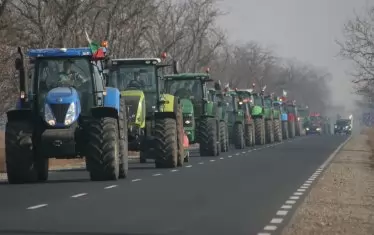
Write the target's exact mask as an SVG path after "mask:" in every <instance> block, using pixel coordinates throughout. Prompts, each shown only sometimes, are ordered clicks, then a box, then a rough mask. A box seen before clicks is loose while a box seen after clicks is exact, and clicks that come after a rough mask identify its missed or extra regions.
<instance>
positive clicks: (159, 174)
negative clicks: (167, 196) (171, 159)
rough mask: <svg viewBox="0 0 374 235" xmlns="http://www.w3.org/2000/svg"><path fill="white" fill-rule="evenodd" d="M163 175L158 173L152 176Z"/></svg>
mask: <svg viewBox="0 0 374 235" xmlns="http://www.w3.org/2000/svg"><path fill="white" fill-rule="evenodd" d="M161 175H162V174H161V173H156V174H153V175H152V176H161Z"/></svg>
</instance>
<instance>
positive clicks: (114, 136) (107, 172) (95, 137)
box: [86, 117, 123, 181]
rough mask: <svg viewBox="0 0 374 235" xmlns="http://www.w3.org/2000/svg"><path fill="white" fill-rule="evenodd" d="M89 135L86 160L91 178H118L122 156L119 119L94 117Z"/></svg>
mask: <svg viewBox="0 0 374 235" xmlns="http://www.w3.org/2000/svg"><path fill="white" fill-rule="evenodd" d="M88 136H89V141H88V145H87V147H88V149H87V155H86V161H87V164H88V165H89V169H88V170H89V172H90V178H91V180H93V181H105V180H117V179H118V177H119V165H120V157H121V156H120V155H121V153H120V148H121V146H120V141H119V126H118V120H117V119H116V118H112V117H101V118H93V119H92V120H91V122H90V123H89V128H88ZM122 147H123V146H122Z"/></svg>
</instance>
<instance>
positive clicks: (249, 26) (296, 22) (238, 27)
mask: <svg viewBox="0 0 374 235" xmlns="http://www.w3.org/2000/svg"><path fill="white" fill-rule="evenodd" d="M221 1H222V2H221V3H220V6H221V9H222V10H223V11H225V12H229V14H227V15H226V16H223V17H222V18H221V20H220V25H221V26H222V27H224V29H226V31H227V32H228V33H229V35H230V36H229V39H230V40H231V41H232V42H245V41H249V40H254V41H258V42H261V43H263V44H264V45H267V46H272V47H274V49H275V51H276V53H277V54H278V55H279V56H283V57H290V58H297V59H299V60H301V61H303V62H307V63H311V64H314V65H317V66H324V67H328V69H329V70H330V72H331V73H332V74H333V76H334V80H335V81H334V86H335V87H336V88H335V89H334V91H335V92H334V97H335V98H334V100H335V101H337V102H339V101H340V102H339V103H343V102H344V99H343V97H346V95H347V93H348V92H350V87H351V84H349V80H350V79H351V78H350V77H349V76H348V75H346V71H347V70H348V68H349V67H348V66H349V63H348V62H344V61H342V60H341V59H340V58H337V57H336V54H337V53H338V51H339V47H338V46H337V45H336V43H335V40H336V39H339V38H340V39H341V38H342V36H341V35H342V27H343V25H344V23H345V22H346V21H347V20H348V19H349V18H351V17H352V16H353V11H354V10H355V11H356V12H360V11H362V10H363V7H364V6H365V3H367V0H221ZM336 84H339V85H336Z"/></svg>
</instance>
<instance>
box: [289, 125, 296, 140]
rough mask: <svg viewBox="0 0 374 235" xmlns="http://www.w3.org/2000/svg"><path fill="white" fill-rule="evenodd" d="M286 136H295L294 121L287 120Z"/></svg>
mask: <svg viewBox="0 0 374 235" xmlns="http://www.w3.org/2000/svg"><path fill="white" fill-rule="evenodd" d="M288 136H289V137H290V138H294V137H295V122H289V123H288Z"/></svg>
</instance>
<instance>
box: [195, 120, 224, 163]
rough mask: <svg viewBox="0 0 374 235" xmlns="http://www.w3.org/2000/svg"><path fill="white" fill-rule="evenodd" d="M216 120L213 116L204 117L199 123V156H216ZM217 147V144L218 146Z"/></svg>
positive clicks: (217, 152) (217, 149) (217, 150)
mask: <svg viewBox="0 0 374 235" xmlns="http://www.w3.org/2000/svg"><path fill="white" fill-rule="evenodd" d="M217 132H218V130H217V121H216V119H214V118H204V119H202V120H201V121H200V124H199V140H200V143H199V145H200V156H218V155H219V148H217V143H218V137H217V134H218V133H217ZM218 147H219V146H218Z"/></svg>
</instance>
